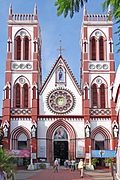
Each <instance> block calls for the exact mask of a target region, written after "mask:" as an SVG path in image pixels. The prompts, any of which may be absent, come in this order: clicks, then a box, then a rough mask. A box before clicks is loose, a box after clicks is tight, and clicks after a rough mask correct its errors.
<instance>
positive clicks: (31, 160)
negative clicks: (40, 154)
mask: <svg viewBox="0 0 120 180" xmlns="http://www.w3.org/2000/svg"><path fill="white" fill-rule="evenodd" d="M30 164H31V165H33V159H32V145H31V146H30Z"/></svg>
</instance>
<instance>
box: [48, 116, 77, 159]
mask: <svg viewBox="0 0 120 180" xmlns="http://www.w3.org/2000/svg"><path fill="white" fill-rule="evenodd" d="M61 126H62V127H63V128H64V129H65V130H66V132H67V133H68V135H69V148H70V149H69V157H70V159H75V154H76V147H75V139H76V134H75V131H74V129H73V127H72V126H71V125H70V124H69V123H68V122H67V121H66V120H64V119H58V120H57V121H55V122H54V123H53V124H51V125H50V127H49V128H48V130H47V133H46V156H47V158H48V159H47V160H48V162H53V160H54V159H53V148H52V147H53V142H52V140H53V139H52V137H53V134H54V131H55V130H56V129H57V128H58V127H61Z"/></svg>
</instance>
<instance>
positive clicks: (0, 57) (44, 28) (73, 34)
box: [0, 0, 120, 115]
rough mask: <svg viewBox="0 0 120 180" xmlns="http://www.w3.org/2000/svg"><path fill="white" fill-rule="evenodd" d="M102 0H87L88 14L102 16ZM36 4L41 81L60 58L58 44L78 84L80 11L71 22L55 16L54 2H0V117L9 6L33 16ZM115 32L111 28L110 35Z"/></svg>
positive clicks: (116, 57) (118, 58) (119, 56)
mask: <svg viewBox="0 0 120 180" xmlns="http://www.w3.org/2000/svg"><path fill="white" fill-rule="evenodd" d="M103 1H104V0H88V3H87V5H86V7H87V12H88V14H103V13H105V12H103V10H102V2H103ZM35 2H36V3H37V7H38V18H39V23H40V28H41V36H42V79H43V83H44V80H45V78H46V77H47V75H48V73H49V72H50V70H51V68H52V67H53V65H54V63H55V61H56V59H57V58H58V56H59V51H58V50H57V49H58V48H59V46H60V40H61V41H62V43H61V45H62V48H64V51H63V52H62V55H63V58H64V59H65V60H66V61H67V63H68V64H69V67H70V69H71V70H72V72H73V74H74V76H75V78H76V80H77V82H78V83H79V82H80V32H81V23H82V18H83V16H82V14H83V9H81V10H80V12H79V13H76V14H75V15H74V17H73V18H72V19H71V18H70V17H69V16H68V17H67V18H64V17H63V15H61V16H59V17H58V16H57V15H56V12H57V8H56V7H55V6H54V2H55V0H16V1H15V0H0V115H2V98H3V88H4V85H5V65H6V55H7V53H6V52H7V50H6V49H7V38H8V37H7V31H8V28H7V21H8V11H9V5H10V3H11V4H12V8H13V13H25V14H27V13H28V14H29V13H33V8H34V4H35ZM116 30H117V27H116V25H113V33H114V32H115V31H116ZM113 42H114V53H115V56H114V57H115V65H116V69H117V67H118V64H119V61H120V54H118V53H117V47H116V46H115V44H116V43H117V42H118V37H117V35H115V34H113Z"/></svg>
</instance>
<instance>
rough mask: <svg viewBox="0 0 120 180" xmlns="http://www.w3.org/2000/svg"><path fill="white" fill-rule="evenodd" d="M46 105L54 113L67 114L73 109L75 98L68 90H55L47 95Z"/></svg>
mask: <svg viewBox="0 0 120 180" xmlns="http://www.w3.org/2000/svg"><path fill="white" fill-rule="evenodd" d="M47 104H48V107H49V109H50V110H51V111H52V112H54V113H58V114H63V113H68V112H69V111H71V110H72V108H73V107H74V104H75V98H74V96H73V94H72V93H71V92H70V91H69V90H66V89H56V90H53V91H52V92H50V94H49V95H48V97H47Z"/></svg>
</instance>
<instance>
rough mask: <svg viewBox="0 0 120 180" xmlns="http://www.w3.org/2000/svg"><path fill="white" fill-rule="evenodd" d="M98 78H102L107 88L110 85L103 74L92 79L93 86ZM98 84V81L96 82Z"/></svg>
mask: <svg viewBox="0 0 120 180" xmlns="http://www.w3.org/2000/svg"><path fill="white" fill-rule="evenodd" d="M98 78H100V79H101V80H102V81H103V82H102V84H104V85H105V88H107V87H108V83H107V81H106V80H105V79H104V78H103V77H102V76H97V77H95V78H94V79H93V80H92V82H91V86H92V84H94V83H96V82H95V81H96V79H98ZM96 84H97V83H96Z"/></svg>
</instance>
